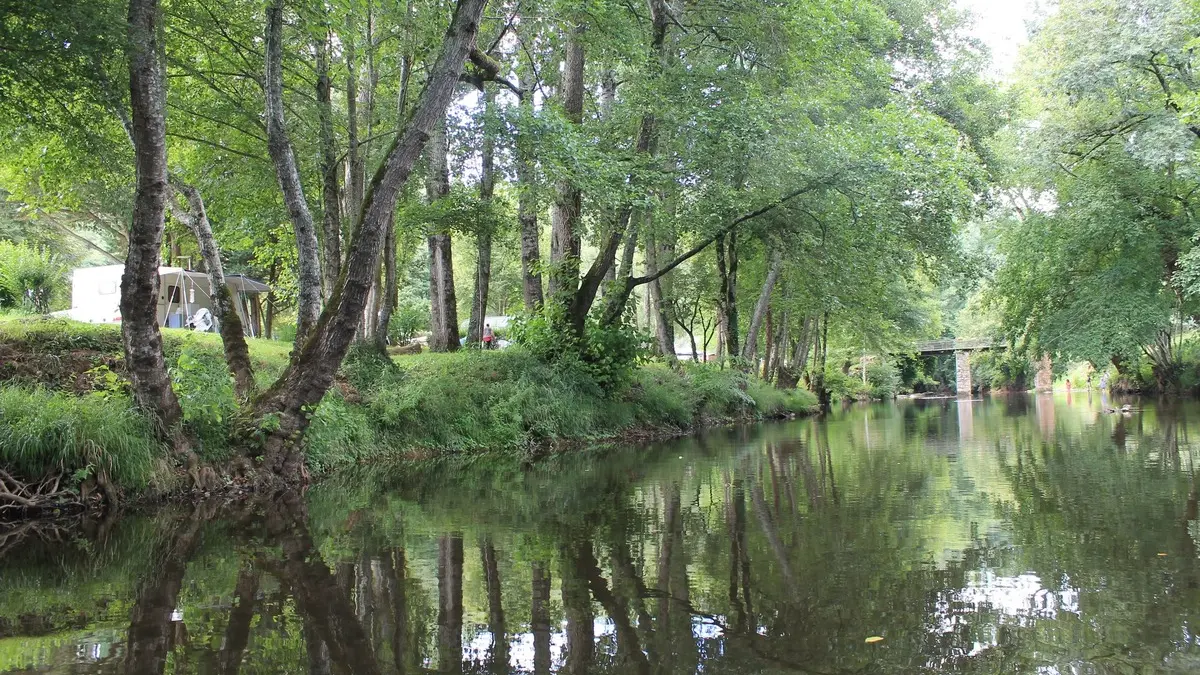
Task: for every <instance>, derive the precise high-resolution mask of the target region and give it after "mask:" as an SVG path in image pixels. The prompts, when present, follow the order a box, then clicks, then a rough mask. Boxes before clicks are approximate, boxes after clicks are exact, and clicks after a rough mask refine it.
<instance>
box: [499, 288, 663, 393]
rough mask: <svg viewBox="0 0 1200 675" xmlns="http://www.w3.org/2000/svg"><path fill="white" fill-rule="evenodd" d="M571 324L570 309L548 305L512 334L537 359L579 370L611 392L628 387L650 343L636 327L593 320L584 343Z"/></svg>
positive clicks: (520, 321)
mask: <svg viewBox="0 0 1200 675" xmlns="http://www.w3.org/2000/svg"><path fill="white" fill-rule="evenodd" d="M567 323H568V322H567V317H566V310H564V309H563V308H562V307H560V306H559V305H547V306H546V307H545V308H544V309H543V310H542V311H541V312H539V313H537V314H526V315H522V316H518V317H516V318H515V319H514V320H513V321H512V323H510V324H509V331H508V332H509V336H510V337H511V339H512V341H513V342H514V343H516V344H518V345H521V346H522V347H524V348H525V350H526V351H527V352H528V353H530V354H532V355H533V356H535V357H537V358H539V359H541V360H543V361H545V362H546V363H553V364H555V366H557V367H558V368H563V369H568V370H578V371H580V372H582V373H583V374H586V375H587V376H588V377H590V378H591V379H592V380H593V381H595V383H596V384H598V385H599V386H601V387H604V388H605V389H609V390H613V389H616V388H619V387H620V386H621V385H623V384H626V383H627V382H628V381H629V377H630V376H631V375H632V374H633V370H634V367H636V366H637V364H638V362H639V361H641V360H643V359H644V358H645V357H647V356H648V353H647V352H646V350H645V348H644V347H643V345H644V344H645V342H646V341H645V340H644V339H643V338H642V336H641V335H639V334H638V332H637V329H635V328H633V327H632V326H629V325H626V324H620V325H617V326H601V325H600V324H599V322H597V321H595V320H593V319H590V318H589V319H588V321H587V325H586V326H585V328H584V335H583V339H582V340H581V339H579V338H577V337H575V336H574V335H572V333H571V330H570V328H568V327H567Z"/></svg>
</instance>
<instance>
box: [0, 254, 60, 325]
mask: <svg viewBox="0 0 1200 675" xmlns="http://www.w3.org/2000/svg"><path fill="white" fill-rule="evenodd" d="M66 287H67V268H66V265H64V264H63V263H62V262H60V261H59V260H58V258H57V256H55V255H53V254H51V253H50V252H49V251H46V250H44V249H35V248H31V247H29V246H25V245H23V244H15V243H13V242H9V241H0V307H10V308H14V309H19V310H21V311H25V312H32V313H36V314H45V313H47V312H49V311H50V308H51V305H52V304H53V303H54V301H55V299H56V297H57V296H60V295H62V293H63V291H64V289H65V288H66Z"/></svg>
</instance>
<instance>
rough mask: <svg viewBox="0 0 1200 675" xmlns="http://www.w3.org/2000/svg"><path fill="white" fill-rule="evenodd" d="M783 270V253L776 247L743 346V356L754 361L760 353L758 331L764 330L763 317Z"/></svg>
mask: <svg viewBox="0 0 1200 675" xmlns="http://www.w3.org/2000/svg"><path fill="white" fill-rule="evenodd" d="M782 271H783V254H782V253H780V251H779V250H778V249H776V250H775V251H774V252H773V253H772V254H771V267H770V269H769V270H768V271H767V278H766V280H765V281H763V287H762V292H761V293H759V294H758V303H757V304H755V305H754V314H753V315H752V316H751V317H750V330H749V331H748V332H747V333H746V344H745V345H744V346H743V347H742V358H743V359H745V360H747V361H752V360H753V359H754V358H755V357H756V355H757V354H758V333H759V331H760V330H762V324H763V319H764V318H765V317H766V314H767V309H768V308H770V306H771V295H772V294H773V293H774V292H775V284H776V283H778V282H779V274H780V273H781V272H782Z"/></svg>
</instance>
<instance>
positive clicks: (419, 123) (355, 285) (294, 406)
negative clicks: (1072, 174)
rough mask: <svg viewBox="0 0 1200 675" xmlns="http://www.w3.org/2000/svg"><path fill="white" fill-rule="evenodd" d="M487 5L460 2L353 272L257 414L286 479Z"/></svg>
mask: <svg viewBox="0 0 1200 675" xmlns="http://www.w3.org/2000/svg"><path fill="white" fill-rule="evenodd" d="M485 4H486V0H459V2H458V3H457V4H456V6H455V9H454V17H453V19H452V20H451V22H450V27H449V28H448V29H447V31H446V35H445V38H444V40H443V41H442V47H441V52H440V53H439V55H438V58H437V61H436V62H435V63H434V65H433V68H432V69H430V72H429V76H428V78H427V80H426V84H425V89H424V90H423V91H422V92H421V95H420V97H419V99H418V100H417V105H416V107H415V108H414V110H413V114H412V117H411V118H410V119H409V122H408V124H407V125H406V127H405V129H404V132H403V133H401V134H399V135H398V136H397V138H396V140H395V141H394V142H393V144H392V147H391V149H390V150H389V151H388V153H387V156H386V157H385V159H384V162H383V166H382V167H381V168H380V170H379V171H377V172H376V173H375V177H374V178H373V179H372V182H371V189H370V190H369V191H368V196H367V200H366V203H365V204H364V205H363V209H362V212H361V213H362V215H361V220H360V222H359V224H358V226H357V227H356V228H355V236H354V238H353V240H352V241H351V243H350V252H349V255H348V256H347V260H346V266H345V271H344V272H343V273H342V276H341V277H339V283H338V286H337V288H335V289H334V293H333V297H332V298H330V301H329V304H328V305H327V306H326V308H325V311H324V312H322V316H321V319H320V321H319V322H318V324H317V328H316V330H315V331H314V334H313V336H312V338H311V339H310V340H308V341H307V342H305V343H304V346H303V347H302V348H301V349H300V351H299V353H298V354H297V355H296V356H295V357H294V358H293V359H292V361H291V362H290V363H289V364H288V367H287V369H286V370H284V372H283V374H282V375H281V376H280V377H279V379H278V380H276V382H275V384H274V385H272V387H271V389H270V390H268V391H267V392H265V393H264V394H263V395H262V396H261V397H259V399H258V401H257V403H256V405H255V410H254V414H255V416H256V417H257V418H258V419H260V420H261V419H266V418H268V417H269V418H270V419H271V424H270V425H265V424H264V425H263V426H262V431H263V432H264V434H265V438H263V439H262V440H261V443H262V445H263V447H264V449H263V455H264V456H263V466H264V469H265V470H266V471H269V472H271V473H273V474H275V475H277V476H279V477H280V478H282V479H283V480H285V481H299V480H301V479H302V478H303V477H304V462H303V455H302V454H301V451H300V446H299V442H300V439H301V437H302V436H303V434H304V431H305V430H306V429H307V428H308V422H309V411H310V410H311V409H312V408H313V407H315V406H316V405H317V404H318V403H320V401H321V399H322V398H323V397H324V396H325V392H327V391H328V390H329V387H330V386H331V385H332V384H333V377H334V375H335V374H336V373H337V370H338V368H339V367H340V366H341V364H342V360H343V359H344V358H345V357H346V352H347V351H348V350H349V348H350V344H351V342H352V341H353V340H354V334H355V331H356V329H357V322H358V320H359V318H360V317H361V316H362V310H363V307H365V306H366V303H367V296H368V294H369V292H370V289H371V284H372V282H373V277H374V276H375V270H376V269H377V265H378V262H379V255H380V253H381V250H382V248H383V241H384V238H385V233H384V230H385V227H386V224H387V218H388V217H389V214H390V213H391V212H392V211H393V210H394V209H395V208H396V198H397V196H398V195H399V193H400V189H401V188H402V187H403V186H404V184H405V182H406V181H407V180H408V177H409V174H410V173H411V172H412V167H413V164H414V163H415V162H416V161H417V158H418V157H420V155H421V151H422V149H423V148H424V147H425V142H426V141H427V140H428V139H429V137H430V134H431V133H433V131H434V129H435V127H436V126H437V125H438V124H439V123H440V122H442V121H443V120H444V119H445V115H446V108H447V106H449V104H450V101H451V99H452V98H453V96H454V90H455V87H456V84H457V82H458V78H459V75H460V74H461V73H462V68H463V62H464V60H465V59H466V57H467V54H468V53H469V52H470V50H471V45H472V44H473V43H474V40H475V33H476V31H477V30H478V28H479V19H480V17H481V16H482V14H483V8H484V5H485Z"/></svg>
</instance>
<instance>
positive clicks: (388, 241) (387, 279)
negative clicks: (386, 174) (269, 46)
mask: <svg viewBox="0 0 1200 675" xmlns="http://www.w3.org/2000/svg"><path fill="white" fill-rule="evenodd" d="M404 11H405V18H406V21H405V23H404V31H405V33H404V35H405V39H404V56H403V57H402V58H401V59H400V91H399V94H398V95H397V96H396V119H398V120H400V125H403V124H404V116H405V113H406V112H407V111H408V89H409V83H410V82H411V81H412V66H413V55H412V21H411V20H408V19H411V17H412V12H413V0H408V3H407V5H406V6H405V10H404ZM402 128H403V127H402V126H401V129H402ZM386 230H387V233H386V235H385V237H384V242H383V302H382V303H381V304H382V306H381V307H380V310H379V325H378V326H377V327H376V328H375V346H376V347H378V349H379V350H380V351H384V350H385V349H386V348H387V339H388V326H389V325H391V323H392V313H393V312H395V311H396V306H397V304H398V302H399V296H400V282H399V277H398V275H397V270H396V218H395V214H391V215H390V216H389V218H388V224H387V227H386Z"/></svg>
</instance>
